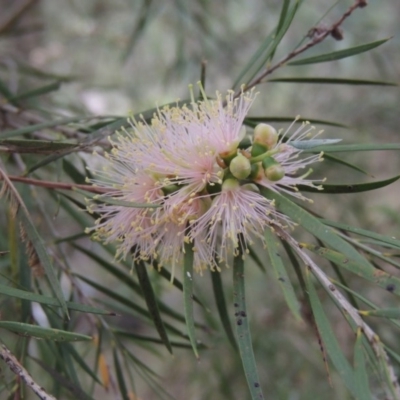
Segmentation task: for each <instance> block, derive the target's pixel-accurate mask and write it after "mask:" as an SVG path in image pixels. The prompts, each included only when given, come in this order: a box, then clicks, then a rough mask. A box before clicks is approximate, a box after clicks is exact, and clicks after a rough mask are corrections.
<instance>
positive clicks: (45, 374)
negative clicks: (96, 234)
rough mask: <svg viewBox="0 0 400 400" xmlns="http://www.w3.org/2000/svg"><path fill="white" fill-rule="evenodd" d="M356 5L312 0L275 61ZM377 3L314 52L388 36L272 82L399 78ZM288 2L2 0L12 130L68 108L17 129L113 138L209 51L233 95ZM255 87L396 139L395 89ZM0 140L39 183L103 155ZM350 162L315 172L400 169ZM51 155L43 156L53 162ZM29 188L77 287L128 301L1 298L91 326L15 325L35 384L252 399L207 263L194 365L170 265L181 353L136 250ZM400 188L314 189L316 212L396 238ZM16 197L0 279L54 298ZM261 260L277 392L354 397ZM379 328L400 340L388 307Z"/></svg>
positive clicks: (161, 286) (1, 246) (212, 75)
mask: <svg viewBox="0 0 400 400" xmlns="http://www.w3.org/2000/svg"><path fill="white" fill-rule="evenodd" d="M351 3H352V2H351V1H346V0H343V1H337V2H334V1H332V0H323V1H321V0H306V1H304V3H303V4H302V6H301V8H300V9H299V11H298V14H297V15H296V18H295V19H294V21H293V23H292V25H291V27H290V29H289V30H288V32H287V34H286V35H285V37H284V39H283V40H282V43H281V44H280V46H279V48H278V49H277V53H276V55H275V59H280V58H281V57H283V56H284V55H286V54H287V53H288V52H289V51H291V50H292V49H293V48H294V46H296V45H297V44H298V43H299V41H300V40H302V39H303V38H304V37H305V35H307V33H308V32H309V30H310V28H312V27H313V26H315V25H316V24H317V23H318V22H319V20H320V18H321V16H322V15H323V14H325V13H326V12H327V11H328V10H329V9H330V8H331V7H332V6H335V7H333V9H332V10H331V11H330V12H329V13H328V14H327V15H326V17H325V18H324V20H323V22H322V23H323V24H326V25H329V24H330V23H332V22H333V21H334V20H336V19H337V18H338V17H339V16H340V15H341V14H342V13H343V12H344V10H345V9H346V8H348V7H349V5H350V4H351ZM369 3H370V4H369V5H368V7H366V8H364V9H360V10H358V11H356V12H355V13H354V14H353V15H352V16H351V18H350V19H348V20H346V22H345V23H344V24H343V26H342V27H343V29H344V39H343V40H342V41H335V40H334V39H332V38H328V39H327V40H325V41H324V42H323V44H321V45H319V46H317V47H316V48H313V49H311V51H310V52H308V53H307V56H311V55H313V54H320V53H322V52H324V53H325V52H329V51H334V50H338V49H342V48H347V47H351V46H356V45H357V44H359V43H366V42H371V41H374V40H377V39H381V38H385V37H390V36H393V38H392V39H391V40H390V41H388V42H387V43H385V44H384V45H383V46H382V47H379V48H378V49H376V50H373V51H371V52H368V53H363V54H361V55H359V56H356V57H351V58H346V59H344V60H340V61H334V62H331V63H322V64H315V65H305V66H300V67H289V66H288V67H284V68H281V69H279V70H278V71H276V73H274V74H273V76H272V75H271V76H270V78H271V79H272V78H278V77H295V76H298V77H305V76H307V77H342V78H357V79H370V80H383V81H390V82H398V81H399V78H400V53H399V48H400V35H399V33H400V32H399V23H398V22H399V16H400V3H399V2H398V0H386V1H384V2H382V1H378V0H371V1H370V2H369ZM281 6H282V2H281V1H278V0H268V1H261V0H246V1H244V0H237V1H228V0H223V1H219V2H212V1H206V0H198V1H193V2H184V1H181V0H175V1H173V0H170V1H167V2H161V1H157V0H143V1H135V0H115V1H106V0H85V1H78V0H37V1H29V0H0V11H1V12H0V92H1V95H2V97H3V100H2V101H1V103H0V105H1V114H0V123H1V125H2V128H1V130H2V133H0V139H2V138H1V136H2V135H3V138H4V137H6V136H5V135H7V132H10V131H12V130H16V129H20V128H24V127H27V126H29V125H32V124H41V123H45V122H48V121H54V120H57V119H60V120H65V119H71V120H70V123H69V124H67V122H66V121H65V122H63V123H60V124H53V125H54V126H53V127H49V128H45V127H43V128H40V129H39V128H38V129H36V130H32V129H31V130H30V131H28V133H24V132H22V133H20V134H19V135H17V134H15V135H14V136H13V135H10V136H8V137H7V138H9V139H12V138H14V137H15V138H19V139H20V138H25V139H29V138H34V139H36V140H49V139H50V140H58V139H72V140H73V139H79V140H83V141H84V140H86V138H87V137H88V134H90V133H91V132H95V133H96V132H99V131H98V129H100V128H102V127H103V126H105V127H104V128H103V130H101V131H100V133H101V134H102V135H104V134H107V133H108V134H111V133H113V130H114V128H115V127H118V126H119V125H120V124H121V120H119V119H118V118H119V117H125V116H126V115H128V114H129V113H135V114H136V113H139V112H142V111H145V110H147V109H151V108H153V107H154V106H155V105H156V104H159V105H161V104H165V103H169V102H173V101H175V100H177V99H185V98H188V87H187V85H188V84H189V83H194V82H196V81H197V80H199V78H200V71H201V62H202V61H203V60H207V67H206V89H207V91H208V92H209V93H213V92H214V91H215V90H217V89H218V90H220V91H224V90H226V89H228V88H230V87H231V86H232V84H233V82H234V80H235V79H236V77H237V75H238V74H239V73H240V71H241V70H242V68H243V67H244V65H245V64H246V63H247V61H248V60H249V59H250V57H251V56H252V55H253V53H254V52H255V51H256V50H257V48H258V47H259V45H260V43H261V41H262V40H263V39H264V38H265V37H266V35H267V34H268V33H269V32H270V31H271V30H272V29H273V28H274V26H275V25H276V23H277V21H278V19H279V13H280V10H281ZM258 90H259V91H260V95H259V97H258V98H257V101H256V102H255V104H254V106H253V108H252V110H251V114H252V115H255V116H260V115H265V116H268V117H271V118H273V117H287V118H288V119H289V120H290V119H293V118H294V117H295V116H296V115H298V114H300V115H301V116H302V117H303V118H308V119H317V120H327V121H332V122H336V123H339V124H343V125H345V126H346V127H336V126H332V125H328V126H326V125H325V124H320V125H318V128H319V127H321V128H323V129H325V131H326V137H329V138H336V137H338V138H343V139H344V141H345V142H346V143H352V142H354V143H386V142H398V126H399V122H400V121H399V104H400V95H399V90H398V88H397V87H389V86H349V85H327V84H325V85H323V84H299V83H296V84H293V83H279V82H267V83H265V84H263V85H261V86H260V87H259V88H258ZM6 99H8V101H6ZM107 124H108V125H107ZM113 124H116V125H113ZM118 124H119V125H118ZM286 125H287V124H279V123H277V124H276V126H277V127H283V126H286ZM107 130H108V131H107ZM21 135H22V136H21ZM104 143H105V141H103V142H102V141H100V142H98V143H96V144H100V145H103V144H104ZM3 145H4V143H3ZM14 145H15V144H14ZM0 148H1V150H0V151H1V152H2V153H1V159H2V161H3V163H4V164H5V165H6V168H7V171H8V173H9V174H10V175H22V174H27V175H28V176H29V177H31V178H36V179H42V180H50V181H59V182H75V183H84V176H85V174H86V172H85V165H86V163H89V164H90V163H91V162H92V161H91V156H90V154H91V151H92V149H93V146H88V147H84V148H82V151H81V152H79V153H76V152H73V153H71V154H67V155H66V156H64V157H62V158H61V157H57V154H58V153H57V150H56V149H55V148H51V149H50V150H51V151H48V150H46V149H45V150H43V149H40V148H35V151H33V152H29V153H27V154H25V153H24V152H21V151H18V152H13V151H12V149H13V148H12V147H10V144H8V145H7V146H6V151H4V147H1V145H0ZM10 149H11V150H10ZM61 151H63V150H61ZM54 154H55V155H54ZM49 157H50V158H51V157H54V159H50V158H49ZM343 158H344V159H347V160H348V161H349V160H350V159H351V162H352V163H354V164H356V165H358V166H360V167H361V168H363V169H365V170H366V171H367V172H368V175H367V176H362V175H360V173H359V172H356V171H351V170H348V169H344V167H342V166H338V164H334V163H330V162H329V161H327V162H325V163H324V164H323V165H319V166H318V171H317V172H316V173H315V174H314V176H316V174H318V176H320V177H323V176H327V177H328V180H329V183H354V182H357V181H359V180H363V181H370V180H372V179H373V178H372V177H374V178H376V179H377V180H382V179H386V178H389V177H392V176H394V175H396V174H397V173H398V171H399V170H400V158H399V157H398V154H396V153H395V152H379V151H378V152H361V153H357V154H347V153H346V154H345V155H344V157H343ZM44 161H46V162H47V164H46V165H45V166H43V167H41V165H40V163H43V162H44ZM50 161H51V162H50ZM27 171H28V173H27ZM15 186H16V187H17V189H18V191H19V193H20V194H21V197H22V198H23V200H24V202H25V204H26V206H27V209H28V210H29V213H30V216H31V218H32V221H33V224H34V225H35V226H36V227H37V229H38V231H39V233H40V235H41V237H42V238H43V239H44V240H45V243H46V249H47V251H48V252H49V255H50V258H51V260H52V262H53V263H54V265H55V267H56V270H57V271H59V272H58V273H59V276H58V277H59V278H60V281H61V289H62V291H63V293H64V296H65V297H66V298H67V299H70V300H71V301H73V302H76V303H81V304H87V305H91V306H93V307H98V308H100V309H107V310H112V311H113V312H116V313H117V314H118V316H109V315H104V316H98V315H96V314H91V313H86V312H74V311H72V312H71V320H70V321H68V320H66V319H64V320H63V319H60V318H59V313H58V311H56V309H55V308H54V307H53V308H52V307H51V306H43V307H41V306H39V305H38V303H31V302H28V301H24V300H20V299H16V298H15V297H9V296H6V295H4V294H3V295H2V296H1V297H0V299H1V300H0V301H1V302H0V315H1V319H2V320H15V321H19V322H27V323H33V322H36V323H37V324H38V325H40V326H44V327H46V326H47V327H48V326H51V327H53V328H58V329H62V330H67V331H71V332H77V333H81V334H84V335H90V336H93V339H92V340H91V341H87V342H78V343H77V344H70V343H69V342H52V341H51V340H48V339H43V340H36V339H31V338H29V337H24V336H23V335H22V336H16V335H15V334H13V333H10V332H8V331H7V330H4V329H2V330H1V340H2V342H4V343H5V344H6V345H7V346H8V347H9V348H10V349H11V350H12V351H13V352H14V354H16V355H17V356H18V358H19V360H20V361H21V362H22V364H23V365H24V366H25V367H26V368H27V369H28V370H29V371H30V373H31V374H32V376H33V377H34V378H35V380H36V381H37V382H40V384H41V385H42V386H44V387H45V388H46V389H47V390H48V391H49V392H51V393H53V394H54V395H55V396H56V397H57V398H60V399H61V398H65V399H66V398H79V399H80V398H82V399H83V398H91V397H92V398H95V399H100V398H101V399H116V398H123V399H131V400H132V399H139V398H140V399H159V398H173V399H245V398H248V389H247V386H246V381H245V378H244V376H243V373H242V366H241V363H240V360H239V357H238V356H237V355H236V354H235V353H234V352H233V351H232V349H231V347H230V344H229V342H228V341H227V340H226V337H225V334H224V332H223V330H222V329H221V323H220V321H219V317H218V315H217V312H216V307H215V305H214V301H213V294H212V288H211V279H210V277H209V276H208V275H207V274H206V275H205V276H203V277H202V278H201V277H199V276H198V277H196V279H195V287H196V288H195V293H196V295H197V296H198V297H199V298H200V300H201V302H202V304H203V306H198V305H196V310H195V311H196V319H197V320H198V321H202V322H201V323H202V324H203V325H202V326H201V327H200V329H199V330H198V336H199V338H200V339H201V340H202V342H204V343H205V345H206V346H207V349H202V350H201V353H200V354H201V358H200V361H197V360H196V359H195V357H194V356H193V354H192V352H191V349H190V346H189V345H188V343H189V342H188V341H187V340H186V338H185V335H186V334H185V333H184V332H185V325H184V322H183V321H182V309H183V306H182V294H181V292H180V291H179V290H177V289H176V288H175V287H174V286H172V285H171V284H170V283H169V282H168V279H164V278H163V277H162V276H160V274H158V273H157V272H156V271H153V270H151V271H149V272H148V273H149V276H150V279H151V283H152V285H153V289H154V291H155V294H156V296H157V298H159V299H160V301H161V302H162V303H161V304H160V309H161V312H162V316H163V319H164V321H165V322H168V323H169V324H171V327H170V328H168V329H167V330H168V332H169V334H170V335H171V337H172V339H171V340H172V341H173V342H177V343H178V346H177V347H174V355H173V356H171V355H170V354H169V353H168V351H167V350H166V349H165V348H164V347H163V344H162V343H161V344H154V343H153V342H149V341H148V338H149V337H150V338H154V340H155V341H157V340H158V341H159V339H158V334H157V331H156V330H155V329H154V325H153V324H152V322H151V319H149V318H148V316H147V311H146V304H145V301H144V300H143V296H142V294H141V292H140V288H139V285H138V283H137V278H136V274H135V273H132V274H130V271H131V265H130V262H129V261H128V262H126V263H125V264H123V263H115V262H114V261H113V249H112V247H109V248H103V247H101V246H100V245H98V244H95V243H92V242H91V241H90V240H89V239H88V238H87V237H86V236H85V235H84V234H83V233H82V232H83V229H84V228H85V227H86V226H91V225H92V224H93V220H92V219H91V218H90V217H89V216H87V215H86V214H85V213H84V212H82V209H81V207H82V196H80V195H76V194H74V193H72V194H71V193H70V192H67V191H64V192H55V191H48V190H46V189H42V188H38V187H35V186H32V185H26V184H18V183H16V184H15ZM61 193H62V194H61ZM399 195H400V191H399V184H398V183H395V184H394V185H391V186H389V187H386V188H383V189H380V190H378V191H372V192H367V194H362V195H357V194H341V195H335V196H334V197H333V198H332V196H328V195H318V197H315V199H317V200H318V201H315V203H314V206H313V211H314V212H317V213H321V214H323V215H324V217H325V218H329V219H332V220H335V221H342V222H345V223H349V224H353V225H355V226H359V227H362V228H365V229H370V230H372V231H376V232H378V233H382V234H386V235H390V236H396V237H399V236H400V232H399V222H400V217H399V215H400V213H399V211H400V206H399V202H398V198H399ZM6 200H7V199H6V198H5V197H3V200H1V203H0V207H1V208H0V252H6V251H9V253H8V252H7V253H4V254H3V253H2V255H1V256H0V282H1V284H2V285H10V286H12V287H15V288H20V289H22V288H23V289H25V290H30V291H34V292H36V293H40V294H46V295H48V296H51V295H52V294H51V291H50V290H49V286H48V285H46V284H45V283H43V282H41V278H40V275H41V274H42V271H41V267H40V266H39V267H38V268H37V270H35V269H30V268H27V267H26V265H27V262H28V261H27V259H28V257H29V252H28V255H27V252H26V250H25V247H26V243H22V242H21V239H20V237H19V233H18V232H19V226H18V224H17V223H16V222H15V220H14V219H13V214H12V213H13V211H12V207H11V206H10V202H9V201H6ZM31 263H32V262H31ZM249 264H250V265H249V267H248V268H249V270H250V269H252V272H251V273H249V274H248V296H247V297H248V302H249V304H248V309H249V310H251V324H252V333H253V345H254V351H255V354H256V359H257V361H258V364H259V373H260V377H261V381H262V385H263V388H264V391H265V394H266V398H271V399H272V398H273V399H310V398H327V399H346V398H350V397H349V394H348V393H347V390H346V389H345V388H344V386H343V384H342V382H341V380H340V377H339V376H338V375H337V373H336V372H335V370H334V369H333V368H330V371H329V376H330V377H331V379H332V387H331V386H330V383H329V378H328V377H327V372H326V369H325V366H324V357H323V354H322V353H321V351H320V346H319V342H318V338H317V335H316V333H315V330H314V329H313V327H312V326H311V325H309V324H307V323H304V322H298V321H296V320H295V319H294V318H293V317H292V315H291V314H290V312H289V311H288V308H287V305H286V303H285V301H284V299H283V297H282V293H281V290H280V288H279V286H278V285H277V283H276V281H275V280H274V279H273V273H270V272H269V271H267V273H266V274H264V273H263V272H261V271H260V269H259V268H257V267H256V266H255V265H253V264H254V263H252V262H250V263H249ZM326 265H327V264H326ZM34 266H35V265H33V267H34ZM252 267H254V268H252ZM327 268H328V266H327ZM221 278H222V280H223V281H224V283H225V288H226V298H227V299H228V303H229V304H228V307H229V310H230V311H229V313H230V314H233V311H232V309H231V308H232V307H231V306H230V304H231V302H230V300H229V299H231V297H232V292H231V291H232V289H231V273H230V271H223V273H222V274H221ZM348 279H349V280H350V282H351V284H352V287H353V289H354V290H360V291H363V293H364V294H366V295H368V296H369V298H370V299H372V300H374V301H377V302H381V301H382V302H383V301H385V302H386V304H389V305H390V304H391V305H392V306H395V305H396V304H398V303H396V302H395V300H394V299H393V298H392V297H389V294H388V293H384V292H382V291H379V290H377V289H376V288H375V287H374V286H373V285H370V284H366V283H365V282H364V281H360V280H359V279H357V278H354V277H352V276H350V275H349V277H348ZM319 294H320V297H321V299H322V301H323V303H324V307H325V309H326V310H327V312H328V315H329V318H330V321H331V323H332V325H333V326H334V330H335V333H336V334H337V336H338V338H339V342H340V343H341V345H342V348H343V350H344V352H345V353H346V354H347V355H348V356H350V355H351V350H352V346H353V345H352V341H353V338H354V334H353V332H352V331H351V329H350V328H349V327H348V325H347V323H346V322H345V321H344V320H343V319H342V317H341V315H340V312H339V311H338V310H337V309H336V308H335V307H334V306H333V305H332V303H331V302H330V301H329V299H328V296H327V294H326V293H324V292H323V291H321V292H320V293H319ZM53 304H54V303H53ZM371 324H372V326H374V328H375V329H377V331H378V332H379V334H380V335H381V336H382V337H383V338H385V339H386V340H387V341H388V342H389V343H390V344H391V345H392V346H393V348H394V349H397V351H399V344H398V340H396V336H395V335H396V334H397V333H396V332H395V331H393V330H390V329H380V327H379V320H378V322H376V320H373V321H371ZM173 329H176V330H177V331H176V332H173ZM96 332H97V333H96ZM99 333H101V334H99ZM397 337H398V336H397ZM71 340H73V338H71ZM179 346H182V348H180V347H179ZM156 374H158V375H159V376H158V375H156ZM14 378H15V376H14V375H13V374H12V373H11V372H10V371H9V370H8V369H7V368H6V367H5V366H1V371H0V390H1V392H0V398H4V399H8V398H9V399H17V398H21V397H18V395H21V396H25V397H23V398H28V399H29V398H34V395H33V394H31V393H30V392H29V391H27V390H26V388H25V389H24V388H23V385H22V384H21V382H20V381H15V379H14ZM94 378H96V379H97V382H96V381H95V379H94ZM375 384H376V387H374V392H375V393H376V394H377V398H383V397H382V393H381V389H380V386H379V384H378V382H375ZM20 385H21V387H20ZM372 386H374V385H373V384H372ZM18 393H19V394H18ZM85 393H86V394H85ZM133 393H136V394H137V396H138V397H135V395H134V394H133ZM17 394H18V395H17ZM84 395H85V396H87V397H84Z"/></svg>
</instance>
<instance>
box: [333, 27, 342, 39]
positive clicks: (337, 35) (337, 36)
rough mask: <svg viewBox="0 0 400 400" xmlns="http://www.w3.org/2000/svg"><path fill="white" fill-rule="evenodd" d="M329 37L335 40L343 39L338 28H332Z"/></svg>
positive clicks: (340, 29)
mask: <svg viewBox="0 0 400 400" xmlns="http://www.w3.org/2000/svg"><path fill="white" fill-rule="evenodd" d="M331 36H332V37H333V38H334V39H335V40H342V39H343V29H342V28H340V27H339V26H337V27H336V28H334V29H333V30H332V32H331Z"/></svg>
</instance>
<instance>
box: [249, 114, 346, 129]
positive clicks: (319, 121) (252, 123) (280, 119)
mask: <svg viewBox="0 0 400 400" xmlns="http://www.w3.org/2000/svg"><path fill="white" fill-rule="evenodd" d="M293 121H294V118H293V117H276V116H272V117H247V118H245V120H244V124H245V125H248V126H251V127H253V128H254V127H255V126H256V125H257V124H259V123H260V122H266V123H272V122H275V123H284V122H287V123H289V124H291V123H292V122H293ZM302 122H310V123H311V124H320V125H328V126H334V127H338V128H348V126H347V125H343V124H340V123H338V122H334V121H326V120H322V119H315V118H298V119H296V123H298V124H301V123H302Z"/></svg>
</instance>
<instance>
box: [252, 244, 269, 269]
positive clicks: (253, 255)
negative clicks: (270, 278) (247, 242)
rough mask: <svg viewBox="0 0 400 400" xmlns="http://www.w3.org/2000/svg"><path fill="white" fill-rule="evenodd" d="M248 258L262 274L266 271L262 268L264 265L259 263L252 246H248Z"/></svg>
mask: <svg viewBox="0 0 400 400" xmlns="http://www.w3.org/2000/svg"><path fill="white" fill-rule="evenodd" d="M249 256H250V257H251V258H252V259H253V261H254V262H255V263H256V265H257V266H258V267H259V268H260V270H261V271H262V272H266V269H265V267H264V264H263V263H262V262H261V260H260V257H259V256H258V254H257V253H256V252H255V251H254V249H253V247H252V246H249Z"/></svg>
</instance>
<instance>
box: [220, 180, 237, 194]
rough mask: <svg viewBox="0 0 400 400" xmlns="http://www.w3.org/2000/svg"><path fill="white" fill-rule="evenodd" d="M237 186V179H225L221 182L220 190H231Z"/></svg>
mask: <svg viewBox="0 0 400 400" xmlns="http://www.w3.org/2000/svg"><path fill="white" fill-rule="evenodd" d="M238 187H239V181H238V180H237V179H227V180H226V181H224V183H223V184H222V191H226V190H232V189H236V188H238Z"/></svg>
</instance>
